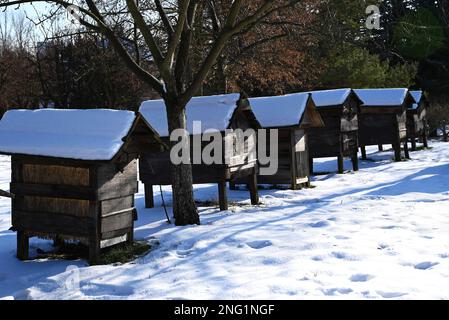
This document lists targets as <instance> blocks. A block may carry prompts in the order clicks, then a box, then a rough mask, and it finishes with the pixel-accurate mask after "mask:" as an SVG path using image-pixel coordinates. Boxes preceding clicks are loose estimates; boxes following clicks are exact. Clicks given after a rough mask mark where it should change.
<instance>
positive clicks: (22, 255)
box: [17, 231, 30, 261]
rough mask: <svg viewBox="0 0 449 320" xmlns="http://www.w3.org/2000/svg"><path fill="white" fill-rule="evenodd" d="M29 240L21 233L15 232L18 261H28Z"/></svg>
mask: <svg viewBox="0 0 449 320" xmlns="http://www.w3.org/2000/svg"><path fill="white" fill-rule="evenodd" d="M29 247H30V238H29V237H28V236H27V235H26V233H25V232H23V231H17V258H18V259H19V260H22V261H23V260H28V258H29V250H30V249H29Z"/></svg>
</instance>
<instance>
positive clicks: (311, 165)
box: [309, 157, 313, 176]
mask: <svg viewBox="0 0 449 320" xmlns="http://www.w3.org/2000/svg"><path fill="white" fill-rule="evenodd" d="M309 173H310V175H311V176H313V158H312V157H310V158H309Z"/></svg>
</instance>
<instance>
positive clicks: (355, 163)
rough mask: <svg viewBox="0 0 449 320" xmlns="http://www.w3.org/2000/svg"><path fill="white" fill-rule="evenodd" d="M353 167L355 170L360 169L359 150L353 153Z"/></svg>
mask: <svg viewBox="0 0 449 320" xmlns="http://www.w3.org/2000/svg"><path fill="white" fill-rule="evenodd" d="M351 160H352V169H353V170H354V171H359V157H358V156H357V151H355V152H354V154H353V155H352V159H351Z"/></svg>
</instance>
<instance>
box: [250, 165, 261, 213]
mask: <svg viewBox="0 0 449 320" xmlns="http://www.w3.org/2000/svg"><path fill="white" fill-rule="evenodd" d="M248 187H249V192H250V195H251V204H252V205H254V206H256V205H258V204H259V190H258V188H257V174H256V171H255V170H254V171H253V173H252V174H250V175H249V177H248Z"/></svg>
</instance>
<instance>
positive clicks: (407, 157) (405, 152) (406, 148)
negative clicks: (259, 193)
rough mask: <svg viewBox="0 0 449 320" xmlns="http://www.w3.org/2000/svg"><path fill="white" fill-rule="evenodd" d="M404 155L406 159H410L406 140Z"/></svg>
mask: <svg viewBox="0 0 449 320" xmlns="http://www.w3.org/2000/svg"><path fill="white" fill-rule="evenodd" d="M404 155H405V158H406V159H410V152H409V151H408V142H407V140H405V142H404Z"/></svg>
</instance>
